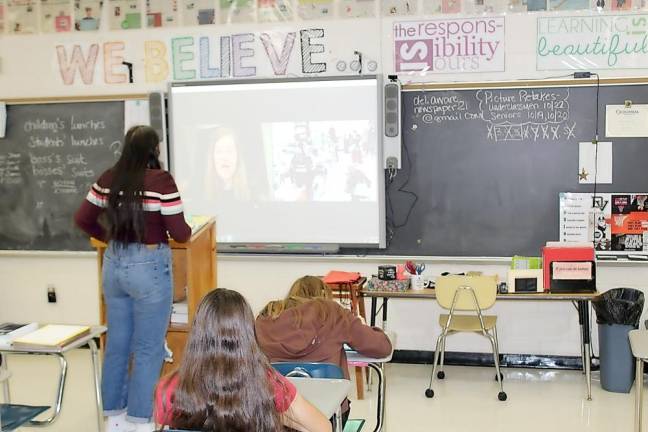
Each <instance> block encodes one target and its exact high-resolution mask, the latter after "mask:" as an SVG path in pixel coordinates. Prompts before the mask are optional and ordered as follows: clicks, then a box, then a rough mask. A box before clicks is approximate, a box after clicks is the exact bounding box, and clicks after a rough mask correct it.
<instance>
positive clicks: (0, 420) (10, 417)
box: [0, 403, 50, 432]
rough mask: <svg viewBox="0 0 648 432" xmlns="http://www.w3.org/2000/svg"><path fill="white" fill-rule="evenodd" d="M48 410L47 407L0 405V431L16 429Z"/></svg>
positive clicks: (6, 431)
mask: <svg viewBox="0 0 648 432" xmlns="http://www.w3.org/2000/svg"><path fill="white" fill-rule="evenodd" d="M49 408H50V407H48V406H32V405H17V404H4V403H3V404H0V431H2V432H8V431H12V430H15V429H18V428H19V427H21V426H23V425H25V424H26V423H29V421H31V420H33V419H34V418H35V417H36V416H38V415H39V414H40V413H42V412H45V411H47V410H48V409H49Z"/></svg>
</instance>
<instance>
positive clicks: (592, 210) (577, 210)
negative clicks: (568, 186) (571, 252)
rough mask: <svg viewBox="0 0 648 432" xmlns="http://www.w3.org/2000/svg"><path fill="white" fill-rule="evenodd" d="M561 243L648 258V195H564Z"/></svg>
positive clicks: (561, 199) (561, 217) (561, 211)
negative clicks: (572, 243)
mask: <svg viewBox="0 0 648 432" xmlns="http://www.w3.org/2000/svg"><path fill="white" fill-rule="evenodd" d="M560 241H567V242H574V241H575V242H587V241H593V242H594V247H595V249H596V250H597V251H600V252H606V253H612V254H648V193H645V194H644V193H636V194H630V193H627V194H624V193H618V194H617V193H597V194H596V196H594V194H591V193H571V192H566V193H561V194H560Z"/></svg>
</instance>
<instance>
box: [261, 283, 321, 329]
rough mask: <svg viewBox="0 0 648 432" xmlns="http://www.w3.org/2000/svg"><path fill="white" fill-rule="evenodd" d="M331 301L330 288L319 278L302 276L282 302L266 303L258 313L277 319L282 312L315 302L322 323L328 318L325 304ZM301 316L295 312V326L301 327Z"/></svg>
mask: <svg viewBox="0 0 648 432" xmlns="http://www.w3.org/2000/svg"><path fill="white" fill-rule="evenodd" d="M332 299H333V292H332V291H331V288H330V287H329V286H328V285H327V284H326V283H325V282H324V281H323V280H321V279H320V278H318V277H315V276H304V277H301V278H299V279H297V280H296V281H295V282H293V284H292V286H291V287H290V291H288V296H287V297H286V298H285V299H284V300H274V301H271V302H270V303H268V304H267V305H266V306H265V307H264V308H263V310H262V311H261V312H260V313H259V316H260V317H267V318H271V319H277V318H278V317H279V315H281V314H282V313H283V312H284V311H286V310H289V309H293V308H295V307H297V306H301V305H303V304H306V303H309V302H316V303H317V305H318V311H319V314H320V318H321V319H322V321H324V320H326V319H327V318H328V311H327V308H326V303H327V302H328V301H330V300H332ZM301 321H302V316H301V314H300V313H299V311H295V325H296V326H297V327H299V326H301Z"/></svg>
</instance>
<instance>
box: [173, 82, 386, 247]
mask: <svg viewBox="0 0 648 432" xmlns="http://www.w3.org/2000/svg"><path fill="white" fill-rule="evenodd" d="M381 88H382V85H381V82H380V79H379V78H378V77H375V76H367V77H345V78H317V79H286V80H272V81H258V80H245V81H218V82H209V83H205V82H195V83H174V84H172V85H171V87H170V110H171V114H170V124H171V129H170V136H171V147H170V152H171V170H172V172H173V175H174V177H175V179H176V182H177V183H178V188H179V189H180V193H181V195H182V199H183V201H184V204H185V212H186V213H187V214H190V215H191V214H201V215H215V216H216V221H217V229H216V231H217V241H218V242H219V243H221V244H228V243H234V244H238V243H243V244H249V243H283V244H285V243H299V244H340V245H363V246H376V247H378V246H381V247H384V243H385V227H384V218H385V216H384V204H383V203H384V174H383V171H382V169H381V163H380V162H381V160H382V141H381V138H382V124H381V122H380V121H379V118H380V113H381V109H380V98H381Z"/></svg>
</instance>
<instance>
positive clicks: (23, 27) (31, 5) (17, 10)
mask: <svg viewBox="0 0 648 432" xmlns="http://www.w3.org/2000/svg"><path fill="white" fill-rule="evenodd" d="M6 21H7V24H6V25H7V28H8V30H9V33H13V34H27V33H36V32H37V31H38V15H37V14H36V0H7V19H6Z"/></svg>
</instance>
